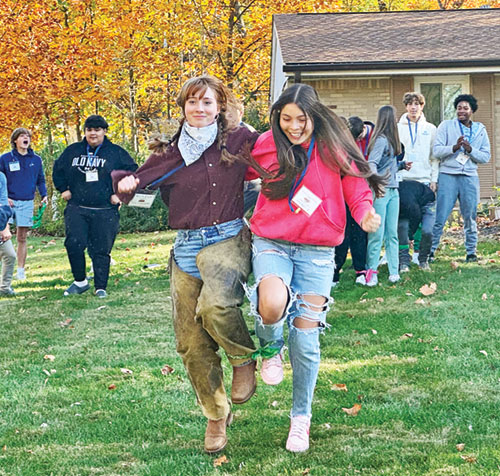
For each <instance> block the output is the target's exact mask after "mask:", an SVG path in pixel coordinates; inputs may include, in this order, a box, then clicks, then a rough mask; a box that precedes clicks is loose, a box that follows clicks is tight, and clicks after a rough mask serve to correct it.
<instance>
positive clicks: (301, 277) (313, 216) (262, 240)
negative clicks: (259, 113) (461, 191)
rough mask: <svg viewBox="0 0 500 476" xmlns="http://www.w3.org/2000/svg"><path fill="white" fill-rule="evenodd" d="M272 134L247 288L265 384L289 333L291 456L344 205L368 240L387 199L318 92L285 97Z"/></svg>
mask: <svg viewBox="0 0 500 476" xmlns="http://www.w3.org/2000/svg"><path fill="white" fill-rule="evenodd" d="M270 121H271V130H270V131H268V132H266V133H265V134H263V135H261V136H260V138H259V139H258V140H257V142H256V144H255V147H254V149H253V151H252V155H253V156H254V158H255V159H256V160H257V162H259V164H260V165H261V166H263V167H264V168H265V169H267V170H268V171H270V173H271V178H267V179H265V180H264V181H263V186H262V192H261V194H260V195H259V198H258V200H257V204H256V207H255V211H254V214H253V217H252V219H251V230H252V232H253V233H254V241H253V271H254V275H255V279H256V284H255V286H254V287H253V288H251V289H247V293H248V296H249V299H250V302H251V307H252V312H253V314H254V316H255V320H256V332H257V336H258V337H259V340H260V344H261V347H262V349H261V353H262V355H263V356H265V357H264V360H263V364H262V369H261V376H262V379H263V380H264V382H265V383H267V384H270V385H277V384H278V383H280V382H281V380H282V379H283V367H282V352H281V350H282V347H283V345H284V339H283V324H284V321H285V319H286V320H287V324H288V327H289V336H288V348H289V353H290V362H291V365H292V370H293V404H292V411H291V426H290V432H289V436H288V440H287V443H286V448H287V449H288V450H289V451H293V452H301V451H305V450H307V449H308V447H309V426H310V419H311V406H312V398H313V393H314V387H315V385H316V379H317V375H318V370H319V363H320V349H319V334H320V332H322V331H323V330H324V328H325V327H326V326H327V324H326V314H327V312H328V309H329V305H330V303H331V301H332V299H331V298H330V288H331V283H332V278H333V272H334V267H335V264H334V255H335V246H336V245H338V244H340V243H342V240H343V238H344V228H345V222H346V216H345V202H347V204H348V206H349V208H350V210H351V213H352V216H353V217H354V219H355V220H356V221H357V222H358V223H359V224H360V225H361V227H362V228H363V229H364V230H365V231H367V232H371V231H374V230H376V229H377V228H378V226H379V224H380V217H379V216H378V215H377V214H375V212H374V210H373V207H372V192H371V190H370V187H369V185H370V186H371V187H372V188H373V190H374V191H375V193H376V194H377V195H380V194H382V193H383V179H382V178H381V177H379V176H378V175H377V174H374V173H373V172H372V171H371V170H370V168H369V166H368V164H367V162H366V160H365V159H364V158H363V156H362V155H361V153H360V151H359V149H358V147H357V146H356V144H355V143H354V140H353V138H352V136H351V135H350V133H349V132H348V130H347V128H346V127H345V126H344V125H343V124H342V123H341V121H340V120H339V119H338V117H337V116H336V115H335V114H334V113H333V112H332V111H331V110H330V109H328V107H326V106H325V105H323V104H322V103H321V102H320V101H319V99H318V95H317V93H316V91H315V90H314V89H313V88H312V87H310V86H308V85H305V84H295V85H293V86H291V87H290V88H288V89H287V90H285V91H284V92H283V93H282V94H281V96H280V98H279V99H278V100H277V101H276V102H275V103H274V104H273V106H272V108H271V116H270Z"/></svg>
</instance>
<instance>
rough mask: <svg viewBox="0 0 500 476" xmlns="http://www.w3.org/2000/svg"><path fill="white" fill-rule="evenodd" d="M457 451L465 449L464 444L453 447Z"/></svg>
mask: <svg viewBox="0 0 500 476" xmlns="http://www.w3.org/2000/svg"><path fill="white" fill-rule="evenodd" d="M455 448H456V449H457V451H463V450H464V449H465V443H459V444H458V445H456V446H455Z"/></svg>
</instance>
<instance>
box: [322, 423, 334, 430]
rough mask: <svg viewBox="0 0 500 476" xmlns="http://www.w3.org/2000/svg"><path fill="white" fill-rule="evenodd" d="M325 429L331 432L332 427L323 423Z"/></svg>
mask: <svg viewBox="0 0 500 476" xmlns="http://www.w3.org/2000/svg"><path fill="white" fill-rule="evenodd" d="M323 427H324V428H326V429H327V430H329V429H330V428H331V427H332V425H330V423H323Z"/></svg>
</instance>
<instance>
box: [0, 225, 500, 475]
mask: <svg viewBox="0 0 500 476" xmlns="http://www.w3.org/2000/svg"><path fill="white" fill-rule="evenodd" d="M172 240H173V234H172V233H155V234H143V235H141V234H135V235H120V236H119V237H118V239H117V241H116V245H115V248H114V250H113V258H114V259H115V260H116V265H115V266H113V267H112V269H111V276H110V285H109V287H108V291H109V297H108V298H107V299H104V300H103V299H97V298H96V297H95V296H93V295H92V294H91V293H90V292H87V293H86V294H84V295H82V296H76V297H67V298H63V297H62V292H63V291H64V289H65V288H66V287H67V286H68V285H69V283H70V282H71V277H70V272H69V264H68V262H67V258H66V254H65V252H64V248H63V239H61V238H57V239H52V238H30V239H29V245H32V248H31V249H29V257H28V262H27V266H28V268H27V277H28V279H27V280H26V281H22V282H19V281H15V282H14V286H15V290H16V292H17V293H18V296H17V297H16V298H15V299H0V475H1V476H4V475H5V476H7V475H8V476H21V475H23V476H39V475H40V476H42V475H43V476H49V475H53V476H56V475H57V476H71V475H75V476H76V475H78V476H90V475H103V476H115V475H118V476H127V475H131V476H132V475H134V476H136V475H137V476H138V475H141V476H143V475H154V476H184V475H186V476H187V475H192V476H198V475H240V476H257V475H259V476H260V475H264V476H275V475H295V476H302V475H308V476H320V475H321V476H330V475H349V476H350V475H361V474H362V475H377V476H379V475H393V476H403V475H408V476H418V475H426V476H428V475H470V476H480V475H495V476H498V475H500V344H499V336H500V310H499V309H500V256H499V255H498V254H497V251H498V250H499V249H500V246H499V243H498V241H496V242H494V241H487V242H482V243H481V244H480V247H479V254H480V256H481V258H482V259H481V261H480V263H476V264H465V263H464V259H463V258H464V256H465V253H464V250H463V247H462V245H461V243H458V242H450V241H449V240H448V243H447V244H446V245H445V246H444V250H442V251H441V252H440V253H439V254H438V261H436V262H435V263H434V265H432V268H433V271H432V272H422V271H419V270H418V269H416V268H412V270H411V272H410V273H408V274H406V275H404V277H403V279H402V281H401V282H400V283H397V284H395V285H389V283H388V282H387V269H386V267H383V268H381V273H380V275H379V276H380V282H381V284H380V285H379V286H377V287H376V288H370V289H368V288H366V287H360V286H354V284H353V282H354V278H355V276H354V273H353V271H352V270H346V271H345V272H344V273H343V274H342V275H341V282H340V285H339V286H337V287H336V288H335V289H334V291H333V296H334V298H335V301H336V303H335V306H334V309H333V310H332V311H330V314H329V319H328V321H329V323H330V324H331V330H330V331H328V332H326V333H325V335H324V336H323V337H322V365H321V369H320V374H319V379H318V384H317V387H316V394H315V401H314V405H313V420H312V426H311V449H310V450H309V451H308V452H307V453H305V454H301V455H294V454H291V453H289V452H287V451H286V450H285V449H284V446H285V441H286V437H287V433H288V425H289V418H288V414H289V411H290V406H291V369H290V365H289V364H288V363H287V365H286V367H285V372H286V374H285V381H284V382H283V383H282V384H281V385H279V386H277V387H269V386H266V385H264V384H263V383H262V381H260V380H259V386H258V389H257V392H256V395H255V396H254V397H253V398H252V400H250V402H248V403H246V404H245V405H241V406H235V407H233V408H234V410H235V421H234V423H233V425H232V426H231V427H230V428H229V430H228V435H229V443H228V446H227V448H226V449H225V451H224V452H223V453H222V454H221V455H217V456H208V455H205V454H204V453H203V451H202V448H203V434H204V430H205V424H206V420H205V419H204V418H203V417H202V415H201V412H200V409H199V408H198V407H197V406H196V405H195V398H194V394H193V392H192V390H191V386H190V383H189V381H188V378H187V376H186V373H185V371H184V368H183V366H182V362H181V360H180V358H179V357H178V356H177V354H176V352H175V340H174V335H173V330H172V323H171V316H170V305H171V302H170V301H171V299H170V295H169V277H168V274H167V271H166V263H167V258H168V254H169V250H170V247H171V244H172ZM152 265H159V266H156V267H155V266H152ZM147 266H149V267H147ZM431 283H435V292H434V293H433V294H431V295H429V296H424V295H422V293H421V292H420V288H421V287H422V286H423V285H425V284H427V285H429V286H430V285H431ZM433 287H434V285H433ZM431 291H432V289H431ZM249 324H250V321H249ZM165 365H169V366H171V367H172V368H173V369H174V372H173V373H171V374H167V375H164V374H163V373H162V368H163V367H164V366H165ZM224 365H225V366H226V369H227V370H228V372H227V378H228V382H229V377H230V376H231V372H230V371H229V368H228V364H227V360H226V359H224ZM339 384H343V385H345V386H346V387H345V389H347V391H342V390H336V388H339ZM340 388H343V387H340ZM355 404H358V405H361V409H360V411H359V413H358V414H357V415H356V416H352V415H349V414H347V413H346V412H345V411H344V410H343V408H347V409H348V408H352V407H353V406H354V405H355ZM457 445H462V446H459V447H458V448H457ZM460 450H461V451H460ZM220 456H225V460H224V461H225V462H220V465H217V464H218V463H219V460H218V459H217V458H219V457H220Z"/></svg>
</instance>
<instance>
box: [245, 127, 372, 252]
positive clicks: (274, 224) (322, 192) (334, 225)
mask: <svg viewBox="0 0 500 476" xmlns="http://www.w3.org/2000/svg"><path fill="white" fill-rule="evenodd" d="M252 155H253V156H254V158H255V160H257V162H259V164H260V165H262V166H263V167H264V168H266V169H269V168H271V166H273V165H276V164H277V156H276V146H275V144H274V139H273V135H272V131H267V132H266V133H264V134H262V135H261V136H260V137H259V139H258V140H257V142H256V143H255V146H254V149H253V151H252ZM303 185H305V186H306V187H307V188H308V189H309V190H310V191H311V192H313V193H314V194H315V195H316V196H318V197H319V198H320V199H322V202H321V204H320V205H319V206H318V208H316V210H315V211H314V212H313V213H312V214H311V216H308V215H307V214H306V213H305V212H304V211H303V210H301V211H299V212H298V213H295V212H292V211H291V210H290V207H289V204H288V196H287V197H284V198H281V199H279V200H269V199H268V198H267V197H265V196H264V194H263V193H260V194H259V198H258V200H257V204H256V206H255V210H254V213H253V216H252V218H251V220H250V228H251V230H252V232H253V233H255V234H256V235H258V236H260V237H263V238H269V239H273V240H285V241H290V242H293V243H301V244H307V245H320V246H337V245H339V244H340V243H342V241H343V240H344V229H345V224H346V212H345V203H347V204H348V205H349V209H350V210H351V214H352V216H353V218H354V219H355V220H356V221H357V222H358V223H360V222H361V220H362V219H363V217H364V216H365V214H366V213H367V212H368V211H369V210H370V209H371V208H372V204H373V199H372V192H371V190H370V188H369V187H368V183H367V181H366V180H365V179H363V178H358V177H351V176H348V175H346V176H344V177H343V178H342V177H341V176H340V175H339V173H337V172H334V171H333V170H331V169H330V168H328V167H327V166H326V165H325V164H324V163H323V161H322V160H321V158H320V156H319V153H318V148H317V145H315V146H314V148H313V152H312V155H311V162H310V164H309V167H308V169H307V173H306V175H305V177H304V179H303V180H302V182H301V185H300V187H301V186H303ZM300 187H299V189H300ZM295 208H297V207H295Z"/></svg>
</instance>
